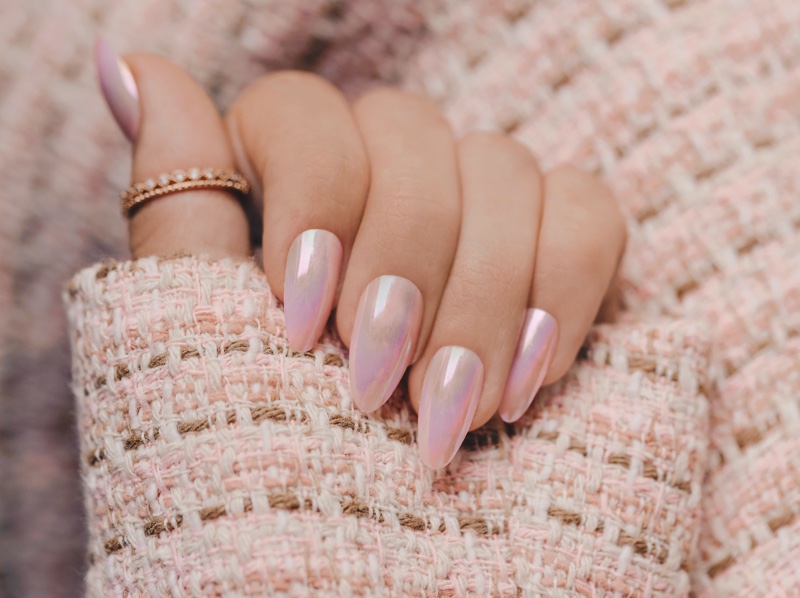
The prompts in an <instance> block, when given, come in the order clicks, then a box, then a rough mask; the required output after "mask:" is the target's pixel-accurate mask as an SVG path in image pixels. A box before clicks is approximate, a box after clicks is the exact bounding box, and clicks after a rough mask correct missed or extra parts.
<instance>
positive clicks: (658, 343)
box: [69, 258, 708, 596]
mask: <svg viewBox="0 0 800 598" xmlns="http://www.w3.org/2000/svg"><path fill="white" fill-rule="evenodd" d="M69 294H70V296H71V298H70V305H71V307H70V317H71V321H72V322H73V323H74V326H75V329H74V358H75V361H74V371H73V377H74V381H75V382H74V383H75V388H74V390H75V393H76V396H77V397H78V400H79V421H80V437H81V439H82V442H81V452H82V455H83V457H84V459H83V460H84V476H85V477H84V479H85V485H86V497H87V508H88V512H89V530H90V540H89V559H90V563H91V566H90V569H89V576H88V580H87V582H88V590H89V594H90V595H92V596H110V595H134V596H135V595H143V594H144V595H150V596H161V595H175V596H210V595H257V596H260V595H265V594H266V595H270V596H273V595H274V596H277V595H286V596H309V595H322V596H424V595H431V596H518V595H524V596H536V595H564V594H565V593H566V594H569V593H577V594H579V595H614V594H616V593H619V595H625V596H651V595H666V596H677V595H685V594H686V593H687V592H688V590H689V583H690V580H689V563H690V560H691V558H692V557H693V556H694V553H695V549H696V544H697V535H698V532H699V529H700V526H699V522H700V515H701V500H700V498H701V485H702V478H703V475H704V474H705V461H706V449H707V436H708V429H707V423H708V421H707V419H708V418H707V406H708V403H707V400H706V398H705V396H704V394H703V393H704V388H705V387H706V386H707V379H706V375H707V367H708V345H707V342H706V341H705V339H704V338H703V337H702V335H700V336H699V335H697V333H696V332H695V331H693V330H692V329H691V328H686V327H683V326H680V325H678V326H676V325H674V324H671V323H669V324H665V325H662V326H655V325H654V326H648V327H641V326H635V327H633V328H631V327H629V326H626V325H618V326H608V327H599V328H597V329H596V330H595V331H594V333H593V335H592V339H591V341H590V343H589V346H588V347H589V348H588V357H587V359H586V360H584V361H582V362H581V364H580V365H579V366H578V367H576V368H574V369H573V371H572V372H571V374H570V375H569V376H568V378H567V379H566V380H565V381H564V382H563V383H561V384H559V385H558V386H557V387H556V388H554V389H552V390H551V391H550V392H548V393H546V394H545V396H543V397H541V398H540V400H539V403H538V408H537V409H535V410H532V411H531V412H530V413H529V414H528V415H527V416H526V417H525V418H524V419H523V420H521V421H520V422H519V423H517V424H514V425H507V426H506V425H503V424H502V423H501V422H493V423H491V424H490V425H488V426H486V427H485V428H484V429H482V430H480V431H477V432H475V433H473V434H472V435H471V436H470V437H469V438H468V440H467V442H466V448H464V449H462V451H461V452H460V454H459V456H458V458H457V460H456V461H455V462H454V463H453V464H452V465H451V466H450V467H449V468H448V470H447V471H446V472H442V473H440V474H436V473H435V472H433V471H431V470H429V469H427V468H426V467H425V466H424V465H422V463H421V462H420V459H419V456H418V450H417V448H416V444H415V429H416V417H415V416H414V415H413V411H411V409H410V407H409V406H408V401H407V400H406V399H405V397H403V396H402V395H400V394H399V393H398V394H399V396H397V397H395V399H394V400H393V401H392V402H391V403H390V405H389V406H388V407H387V408H385V409H383V410H382V411H381V412H379V413H378V414H377V415H374V416H365V415H362V414H360V413H359V412H358V410H357V409H355V408H354V406H353V405H352V403H351V400H350V397H349V392H348V375H347V371H346V367H345V354H344V352H343V350H342V349H341V347H340V346H339V345H338V344H337V343H336V341H335V340H334V339H332V338H325V339H323V342H322V344H321V346H320V347H318V348H317V349H315V350H314V351H313V352H310V353H308V354H296V353H292V352H291V351H289V350H288V349H287V343H286V338H285V331H284V318H283V313H282V311H281V310H280V309H278V307H277V305H276V301H275V299H274V298H273V296H272V294H271V293H270V290H269V287H268V285H267V283H266V277H265V276H264V274H263V272H262V271H261V270H260V269H258V268H257V267H256V266H255V265H253V264H250V263H246V264H241V263H240V264H236V263H233V262H206V261H202V260H198V259H196V258H182V259H177V260H165V261H159V260H157V259H156V258H148V259H144V260H140V261H137V262H125V263H121V264H106V265H98V266H95V267H93V268H91V269H88V270H86V271H84V272H83V273H81V274H80V275H79V276H78V277H77V278H76V279H74V281H73V283H72V286H71V287H70V289H69Z"/></svg>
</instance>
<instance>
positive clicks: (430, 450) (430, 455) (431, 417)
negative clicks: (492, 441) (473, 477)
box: [417, 347, 483, 469]
mask: <svg viewBox="0 0 800 598" xmlns="http://www.w3.org/2000/svg"><path fill="white" fill-rule="evenodd" d="M482 390H483V363H482V362H481V360H480V357H478V356H477V355H476V354H475V353H474V352H472V351H470V350H469V349H465V348H464V347H442V348H441V349H439V350H438V351H437V352H436V354H435V355H434V356H433V359H431V363H430V365H429V366H428V371H427V372H425V380H424V381H423V383H422V397H421V398H420V405H419V431H418V435H417V438H418V442H419V454H420V458H421V459H422V461H423V462H424V463H425V464H426V465H427V466H428V467H431V468H433V469H439V468H440V467H444V466H445V465H447V464H448V463H450V461H452V460H453V457H455V456H456V453H457V452H458V449H459V447H460V446H461V443H462V442H464V437H465V436H466V435H467V432H468V431H469V427H470V425H471V424H472V419H473V418H474V417H475V410H476V409H477V408H478V401H479V400H480V398H481V391H482Z"/></svg>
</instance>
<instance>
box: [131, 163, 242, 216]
mask: <svg viewBox="0 0 800 598" xmlns="http://www.w3.org/2000/svg"><path fill="white" fill-rule="evenodd" d="M195 189H220V190H222V191H233V192H235V193H240V194H241V195H247V194H248V193H249V192H250V184H249V183H248V182H247V179H245V178H244V177H243V176H242V175H241V174H239V173H238V172H236V171H235V170H230V169H225V168H189V169H188V170H173V171H172V172H170V173H166V174H162V175H159V176H157V177H155V178H152V179H147V180H146V181H143V182H141V183H135V184H133V185H131V186H130V187H128V189H127V190H125V191H123V192H122V194H121V195H120V199H121V200H122V214H123V216H125V217H126V218H129V217H130V215H131V210H132V209H133V208H135V207H136V206H138V205H140V204H142V203H144V202H146V201H149V200H151V199H155V198H157V197H163V196H164V195H169V194H170V193H179V192H181V191H189V190H195Z"/></svg>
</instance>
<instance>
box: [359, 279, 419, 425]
mask: <svg viewBox="0 0 800 598" xmlns="http://www.w3.org/2000/svg"><path fill="white" fill-rule="evenodd" d="M421 324H422V293H420V292H419V289H418V288H417V287H416V285H415V284H414V283H413V282H411V281H410V280H408V279H406V278H402V277H400V276H380V277H378V278H376V279H375V280H373V281H372V282H370V283H369V284H368V285H367V288H366V289H364V292H363V293H362V295H361V300H360V301H359V304H358V311H357V312H356V319H355V326H354V327H353V336H352V338H351V342H350V393H351V395H352V397H353V401H354V402H355V404H356V405H357V406H358V408H359V409H361V410H362V411H366V412H370V411H375V410H376V409H378V408H379V407H380V406H381V405H383V404H384V403H385V402H386V401H387V400H388V399H389V397H390V396H391V395H392V393H393V392H394V390H395V388H397V385H398V384H399V383H400V379H401V378H402V377H403V373H404V372H405V371H406V368H407V367H408V364H409V362H410V361H411V358H412V356H413V354H414V349H415V347H416V345H417V339H418V338H419V329H420V325H421Z"/></svg>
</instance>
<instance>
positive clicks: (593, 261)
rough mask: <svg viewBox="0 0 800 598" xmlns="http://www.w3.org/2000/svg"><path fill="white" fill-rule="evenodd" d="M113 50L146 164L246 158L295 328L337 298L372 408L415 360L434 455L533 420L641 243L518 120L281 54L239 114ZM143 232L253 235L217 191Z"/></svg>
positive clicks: (162, 237)
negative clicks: (488, 426)
mask: <svg viewBox="0 0 800 598" xmlns="http://www.w3.org/2000/svg"><path fill="white" fill-rule="evenodd" d="M97 58H98V67H99V70H100V75H101V82H102V84H103V88H104V91H105V93H106V97H107V99H108V101H109V104H110V106H111V108H112V112H114V114H115V116H116V117H117V120H118V122H119V123H120V125H121V126H122V128H123V130H124V131H125V132H126V133H127V134H128V136H129V137H130V138H131V139H132V140H133V141H134V143H135V151H134V159H133V179H134V180H135V181H141V180H144V179H147V178H149V177H155V176H157V175H159V174H161V173H163V172H168V171H171V170H174V169H177V168H189V167H192V166H200V167H204V166H213V167H232V166H236V167H237V168H238V169H239V170H240V171H243V172H244V173H245V174H246V175H247V176H248V178H249V179H250V182H251V184H252V185H253V187H254V188H255V192H254V193H253V194H252V195H253V197H254V198H255V201H256V203H257V204H258V205H257V209H258V210H259V211H261V212H263V241H262V242H263V258H264V270H265V272H266V275H267V278H268V280H269V283H270V285H271V287H272V290H273V292H275V294H276V295H277V296H278V297H279V298H281V299H282V300H283V301H284V305H285V311H286V328H287V334H288V338H289V342H290V345H291V346H292V347H293V348H294V349H296V350H299V351H305V350H308V349H309V348H311V347H312V346H313V345H314V344H315V343H316V341H317V340H318V338H319V336H320V334H321V333H322V331H323V329H324V326H325V323H326V321H327V320H328V317H329V315H330V313H331V309H332V307H334V306H335V307H336V326H337V329H338V331H339V334H340V336H341V338H342V340H343V342H344V344H345V345H347V346H348V347H350V376H351V377H350V381H351V396H352V397H353V400H354V402H355V403H356V405H358V406H359V407H360V408H361V409H363V410H365V411H373V410H375V409H377V408H379V407H380V406H381V405H382V404H383V403H384V402H385V401H386V400H387V399H388V398H389V396H390V395H391V394H392V392H393V391H394V389H395V388H396V386H397V385H398V383H399V382H400V379H401V377H402V376H403V373H404V372H405V370H406V368H407V367H408V366H409V365H410V366H411V369H410V376H409V391H410V397H411V401H412V403H413V405H414V407H415V408H416V409H417V411H418V413H419V434H418V442H419V446H420V451H421V454H422V457H423V459H424V460H425V462H426V463H428V464H429V465H430V466H432V467H441V466H444V465H446V464H447V463H449V462H450V460H451V459H452V458H453V456H454V455H455V453H456V451H457V450H458V447H459V446H460V444H461V442H462V441H463V439H464V436H465V434H466V433H467V431H468V430H469V429H474V428H477V427H479V426H481V425H482V424H484V423H485V422H486V421H487V420H488V419H489V418H490V417H492V415H494V414H495V413H496V412H497V413H499V414H500V416H501V417H502V418H503V419H504V420H505V421H515V420H516V419H518V418H519V417H520V416H521V415H522V414H523V413H524V412H525V411H526V409H527V408H528V406H529V405H530V403H531V402H532V400H533V398H534V396H535V394H536V392H537V391H538V389H539V387H540V386H541V385H542V384H549V383H551V382H554V381H555V380H557V379H558V378H560V377H561V376H562V375H563V374H564V373H565V372H566V371H567V369H568V368H569V367H570V365H571V364H572V362H573V361H574V359H575V356H576V354H577V352H578V349H579V348H580V346H581V344H582V342H583V340H584V338H585V336H586V334H587V331H588V329H589V327H590V326H591V324H592V322H593V321H594V319H595V317H596V315H597V313H598V310H599V308H600V305H601V302H602V301H603V298H604V296H605V295H606V294H607V292H608V290H609V287H610V285H611V282H612V279H613V277H614V273H615V270H616V267H617V263H618V262H619V259H620V256H621V254H622V251H623V247H624V245H625V226H624V222H623V219H622V217H621V215H620V213H619V211H618V209H617V207H616V204H615V202H614V200H613V198H612V196H611V194H610V192H609V191H608V189H607V188H606V187H605V186H604V185H603V184H602V183H601V182H600V181H599V180H598V179H597V178H595V177H593V176H591V175H588V174H585V173H583V172H580V171H578V170H576V169H573V168H562V169H558V170H554V171H552V172H548V173H542V172H540V170H539V168H538V166H537V163H536V159H535V158H534V156H533V155H532V154H531V153H530V152H529V151H528V150H527V149H526V148H525V147H524V146H522V145H520V144H519V143H517V142H516V141H514V140H513V139H511V138H509V137H506V136H502V135H498V134H494V133H474V134H470V135H468V136H466V137H464V138H462V139H455V138H454V137H453V134H452V132H451V130H450V128H449V126H448V125H447V122H446V121H445V119H444V118H443V116H442V115H441V113H440V112H439V111H438V109H437V108H436V106H435V105H434V104H433V103H431V102H430V101H428V100H426V99H423V98H420V97H417V96H412V95H409V94H407V93H404V92H401V91H397V90H392V89H378V90H375V91H372V92H370V93H368V94H366V95H365V96H363V97H361V98H359V99H358V100H357V101H356V102H355V103H354V104H353V105H348V103H347V102H346V100H345V99H344V97H343V96H342V95H341V93H340V92H339V91H337V90H336V89H335V88H334V87H332V86H331V85H330V84H329V83H327V82H326V81H324V80H323V79H321V78H319V77H316V76H314V75H310V74H306V73H297V72H280V73H275V74H271V75H268V76H265V77H263V78H261V79H259V80H258V81H256V82H255V83H253V84H252V85H251V86H250V87H249V88H248V89H246V90H245V91H244V93H242V95H241V96H240V97H239V99H238V100H237V101H236V102H235V104H234V105H233V107H232V108H231V110H230V111H229V112H228V114H227V115H226V116H225V118H224V119H223V118H221V117H220V115H219V114H218V112H217V110H216V108H215V107H214V105H213V103H212V102H211V100H210V99H209V98H208V96H207V95H206V94H205V93H204V92H203V90H202V89H200V87H199V86H198V85H197V84H196V83H195V82H194V81H193V80H192V79H191V78H190V77H189V76H188V75H187V74H186V73H185V72H184V71H182V70H181V69H179V68H178V67H176V66H174V65H172V64H171V63H169V62H167V61H165V60H163V59H160V58H156V57H153V56H148V55H131V56H128V57H126V59H125V62H124V63H118V62H117V60H116V57H115V56H114V55H113V53H111V51H110V49H109V48H108V47H107V46H106V45H105V44H104V43H103V42H100V43H99V44H98V52H97ZM126 63H127V65H129V67H130V70H131V72H132V78H130V77H128V75H129V73H127V72H126ZM565 134H568V132H566V131H565ZM130 238H131V250H132V253H133V255H134V257H140V256H145V255H152V254H158V255H169V254H173V253H176V252H191V253H198V254H206V255H210V256H212V257H223V256H230V257H235V258H244V257H246V256H248V255H249V254H250V228H249V225H248V222H247V219H246V217H245V212H244V211H243V210H242V208H241V206H240V204H239V203H238V202H237V201H236V199H235V198H234V197H232V196H231V195H230V194H227V193H223V192H219V191H192V192H184V193H179V194H175V195H170V196H167V197H164V198H161V199H155V200H151V201H149V202H147V203H145V204H144V205H143V206H142V207H141V208H140V209H138V210H137V211H136V212H135V213H134V214H133V216H132V218H131V221H130Z"/></svg>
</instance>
